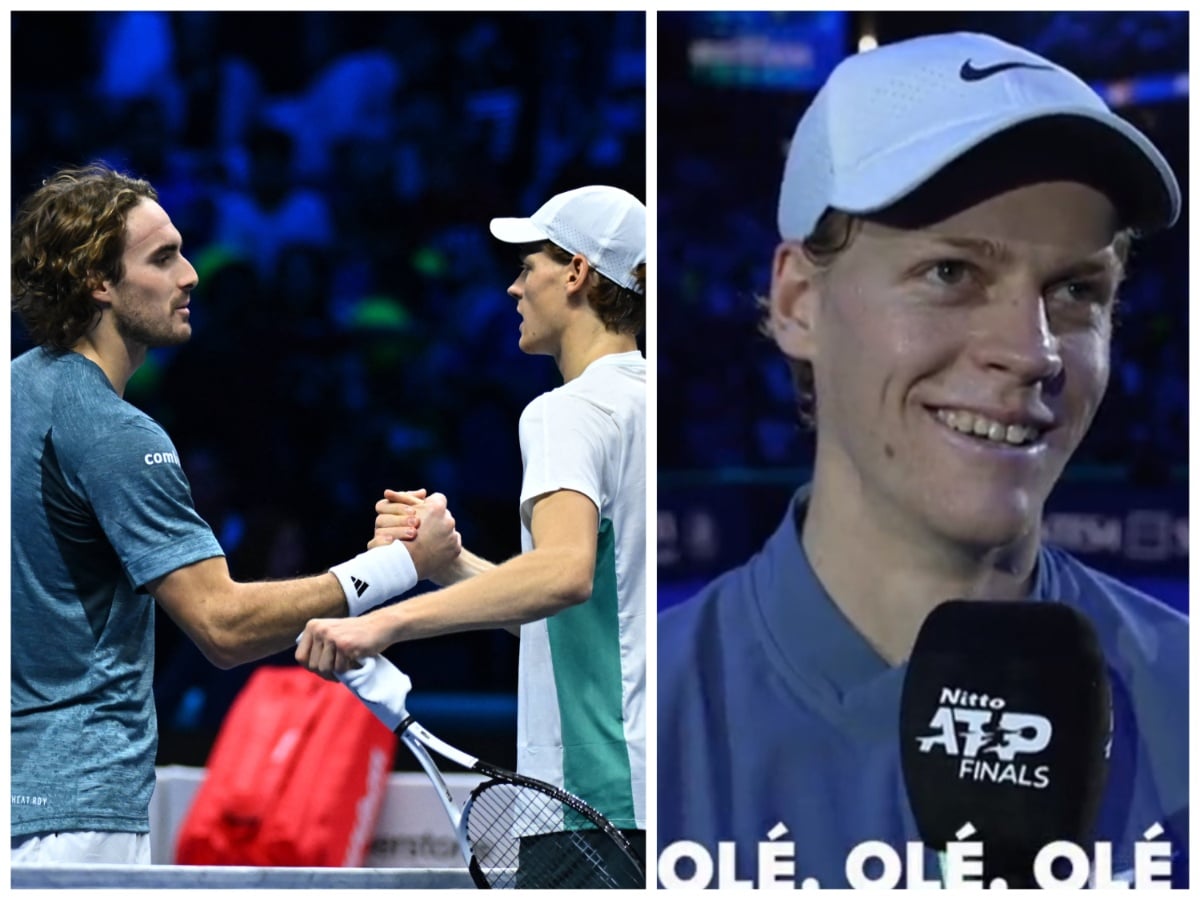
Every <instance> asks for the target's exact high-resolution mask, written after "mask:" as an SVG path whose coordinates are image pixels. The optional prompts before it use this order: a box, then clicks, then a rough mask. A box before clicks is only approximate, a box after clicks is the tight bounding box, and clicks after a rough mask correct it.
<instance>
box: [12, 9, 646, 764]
mask: <svg viewBox="0 0 1200 900" xmlns="http://www.w3.org/2000/svg"><path fill="white" fill-rule="evenodd" d="M645 30H646V20H645V16H644V14H642V13H640V12H629V13H625V12H607V13H597V12H579V13H540V12H539V13H517V12H494V13H492V12H475V13H401V12H394V13H363V12H355V13H327V12H323V13H317V12H314V13H283V12H280V13H263V12H173V13H167V12H153V11H125V12H98V13H79V12H72V13H33V12H17V13H13V14H12V15H11V46H12V61H11V65H12V118H11V126H12V141H11V187H12V200H13V204H14V209H13V211H14V212H15V205H16V203H18V202H19V201H20V199H21V198H22V197H24V196H25V195H26V194H27V193H29V192H30V191H31V190H32V189H33V188H34V187H36V185H37V184H39V183H40V181H41V179H43V178H45V177H46V176H47V175H49V174H50V173H51V172H53V171H54V170H55V169H57V168H58V167H59V166H62V165H78V164H82V163H85V162H88V161H91V160H95V159H103V160H106V161H107V162H109V163H111V164H113V165H115V166H117V167H118V168H121V169H123V170H125V171H127V172H129V173H131V174H134V175H137V176H141V177H145V178H147V179H149V180H150V181H151V182H152V183H153V184H154V185H155V187H156V188H157V189H158V191H159V194H160V201H161V203H162V205H163V207H164V208H165V209H166V210H167V212H168V213H169V214H170V215H171V217H172V219H173V221H174V223H175V225H176V226H177V227H178V228H179V230H180V231H181V233H182V235H183V238H184V252H185V255H187V256H188V257H189V259H190V260H191V261H192V263H193V264H194V265H195V266H196V269H197V271H198V273H199V275H200V282H199V287H198V289H197V290H196V292H195V294H194V298H193V302H192V306H191V309H192V324H193V336H192V339H191V340H190V341H189V342H188V343H187V344H185V345H183V346H180V347H176V348H170V349H162V350H154V351H151V353H150V355H149V358H148V360H147V362H146V364H145V365H144V366H143V367H142V368H141V370H139V372H138V373H137V374H136V375H135V377H134V379H133V380H132V381H131V382H130V384H129V387H128V390H127V393H126V399H128V400H129V401H130V402H132V403H134V404H135V405H137V406H139V407H140V408H142V409H144V410H145V411H146V412H147V413H149V414H150V415H151V416H153V417H154V418H155V419H157V420H158V421H159V422H160V423H161V424H162V425H163V426H164V427H165V428H166V429H167V431H168V433H169V434H170V435H171V436H172V438H173V440H174V441H175V443H176V446H177V448H178V450H179V453H180V457H181V460H182V462H183V466H184V470H185V472H186V474H187V476H188V479H189V481H190V483H191V486H192V491H193V496H194V499H195V503H196V507H197V509H198V510H199V512H200V513H201V515H202V516H203V517H204V518H205V519H206V520H207V521H208V522H209V524H210V525H211V526H212V527H213V529H214V531H215V532H216V534H217V536H218V538H219V539H220V541H221V544H222V546H223V547H224V549H225V550H226V552H227V554H228V556H229V560H230V566H231V570H232V572H233V574H234V577H235V578H238V579H240V580H253V579H263V578H284V577H290V576H295V575H303V574H311V573H313V572H318V571H322V570H323V569H325V568H326V567H328V566H329V565H331V564H333V563H335V562H338V561H341V560H343V559H346V558H348V557H350V556H352V555H354V554H355V553H358V552H360V551H361V550H363V549H364V548H365V544H366V542H367V541H368V540H369V539H370V537H371V532H372V529H373V521H374V515H375V513H374V509H373V506H374V503H375V501H376V500H377V499H378V498H379V497H381V496H382V492H383V489H384V488H385V487H394V488H400V489H407V488H416V487H425V488H427V489H428V490H430V491H441V492H443V493H445V494H446V495H447V496H448V497H449V500H450V506H451V511H452V512H453V513H454V515H455V517H456V520H457V522H458V525H459V530H460V531H461V532H462V534H463V536H464V541H465V544H466V545H467V546H468V547H470V548H471V549H473V550H474V551H475V552H477V553H479V554H481V555H483V556H485V557H487V558H490V559H494V560H502V559H505V558H507V557H509V556H511V555H513V554H515V553H517V552H519V550H520V532H519V522H518V517H517V511H518V506H517V498H518V494H519V487H520V478H521V459H520V449H519V444H518V438H517V421H518V417H519V415H520V412H521V410H522V408H523V407H524V405H525V404H526V403H527V402H528V401H529V400H531V399H532V398H533V397H534V396H536V395H537V394H539V393H541V392H543V391H546V390H549V389H551V388H553V387H555V386H557V385H558V384H560V383H561V379H560V378H559V376H558V373H557V370H556V369H555V367H554V363H553V361H552V360H550V359H549V358H547V357H534V358H531V357H525V356H524V355H523V354H521V352H520V351H519V350H518V348H517V338H518V330H517V325H518V321H519V320H518V317H517V315H516V313H515V301H513V300H512V299H511V298H509V297H508V296H506V294H505V289H506V287H507V286H508V285H509V284H510V283H511V281H512V280H513V278H514V277H515V275H516V273H517V270H518V261H517V258H516V255H515V253H514V252H513V248H512V247H509V246H506V245H502V244H499V243H498V242H496V241H494V240H493V239H492V238H491V237H490V235H489V233H488V230H487V223H488V220H489V219H490V218H492V217H493V216H506V215H528V214H530V213H531V212H533V211H534V210H535V209H536V208H537V207H538V206H539V205H540V204H541V203H542V202H543V201H544V200H546V199H548V198H549V197H550V196H551V195H553V194H555V193H557V192H559V191H562V190H567V189H569V188H573V187H579V186H582V185H585V184H594V183H604V184H613V185H617V186H619V187H622V188H625V189H626V190H628V191H630V192H632V193H633V194H635V195H636V196H638V197H640V198H643V199H644V198H645V196H646V192H645V188H646V158H645V139H646V132H645ZM29 346H30V345H29V343H28V341H27V338H26V337H25V335H24V333H23V331H22V329H21V327H20V324H19V322H18V321H17V320H16V319H15V318H14V319H13V320H12V347H11V349H12V354H13V356H16V355H17V354H19V353H21V352H23V351H24V350H26V349H27V348H28V347H29ZM16 402H19V399H18V400H16ZM157 621H158V625H157V631H158V634H157V648H158V649H157V660H156V671H155V694H156V702H157V705H158V711H159V725H160V733H161V741H160V752H159V760H158V762H159V763H160V764H170V763H182V764H191V765H200V764H203V762H204V760H205V758H206V757H207V754H208V750H209V748H210V747H211V743H212V740H213V738H214V736H215V733H216V731H217V729H218V728H219V726H220V723H221V721H222V719H223V717H224V715H225V713H226V712H227V711H228V707H229V704H230V703H231V702H232V700H233V698H234V697H235V696H236V694H237V692H238V691H239V690H240V688H241V687H242V686H243V685H244V683H245V682H246V680H247V679H248V678H249V675H250V674H251V673H252V671H253V670H254V668H255V666H253V665H251V666H242V667H239V668H237V669H234V670H231V671H228V672H221V671H219V670H217V669H215V668H213V667H212V666H210V665H208V663H207V662H205V661H204V660H203V658H202V657H201V656H200V654H199V652H198V651H197V650H196V649H195V647H194V646H193V645H192V644H191V643H190V642H189V641H188V640H187V639H186V638H185V637H184V636H183V635H182V633H181V632H180V631H179V630H178V629H177V628H176V627H175V625H174V624H173V623H172V622H171V621H170V619H169V618H168V617H167V616H165V615H162V614H160V615H159V616H158V617H157ZM516 653H517V641H516V640H515V639H514V638H513V637H512V636H511V635H509V634H508V633H506V632H499V631H497V632H479V633H473V634H464V635H457V636H451V637H445V638H441V639H435V640H429V641H424V642H420V643H413V644H406V645H403V646H401V647H398V648H393V649H392V650H391V651H389V655H390V656H391V657H392V658H393V659H394V660H395V661H396V662H397V663H398V664H399V665H401V666H402V668H404V669H405V670H406V671H408V672H409V673H410V675H411V676H412V678H413V682H414V694H413V698H412V702H411V704H410V708H411V709H412V711H413V712H414V713H419V714H421V715H422V717H423V718H424V719H425V720H426V721H427V724H429V725H430V727H437V728H442V729H444V730H446V737H447V738H448V739H452V740H453V739H455V738H458V739H459V740H461V741H463V742H466V741H470V744H469V746H471V747H472V749H473V751H474V752H476V753H479V754H480V755H481V756H486V757H487V758H490V759H493V760H494V761H496V762H499V763H501V764H504V763H506V762H507V763H508V764H510V765H511V764H513V762H514V761H515V748H514V745H515V685H516ZM292 663H293V661H292V660H291V656H290V653H283V654H279V655H277V656H275V657H272V658H270V659H268V660H265V661H263V663H260V664H272V665H289V664H292ZM404 756H405V755H404V754H398V758H397V765H398V766H400V765H405V766H407V762H406V760H404V759H403V758H402V757H404Z"/></svg>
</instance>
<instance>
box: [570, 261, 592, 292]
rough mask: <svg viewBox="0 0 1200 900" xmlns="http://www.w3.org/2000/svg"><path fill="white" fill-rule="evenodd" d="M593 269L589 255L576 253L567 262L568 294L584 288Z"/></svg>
mask: <svg viewBox="0 0 1200 900" xmlns="http://www.w3.org/2000/svg"><path fill="white" fill-rule="evenodd" d="M592 271H593V269H592V264H591V263H589V262H588V261H587V257H586V256H584V255H582V254H580V253H576V254H575V255H574V256H572V257H571V261H570V262H569V263H567V296H570V295H571V294H575V293H577V292H578V291H580V290H582V289H583V288H584V286H586V285H587V283H588V276H589V275H590V274H591V272H592Z"/></svg>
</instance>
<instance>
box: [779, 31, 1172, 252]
mask: <svg viewBox="0 0 1200 900" xmlns="http://www.w3.org/2000/svg"><path fill="white" fill-rule="evenodd" d="M1038 121H1042V122H1047V121H1048V122H1051V123H1055V122H1061V123H1062V124H1064V125H1068V126H1070V128H1069V129H1068V128H1064V131H1065V132H1067V133H1068V134H1069V135H1070V136H1071V140H1070V141H1062V140H1059V141H1046V142H1045V143H1044V146H1045V154H1046V155H1047V156H1052V155H1058V156H1061V157H1063V158H1064V159H1066V160H1067V162H1065V163H1062V164H1061V165H1066V166H1068V169H1069V166H1070V165H1071V164H1072V163H1071V160H1078V165H1079V167H1080V169H1081V170H1082V169H1083V168H1085V166H1086V167H1090V170H1091V171H1093V172H1095V171H1103V172H1104V173H1105V177H1106V179H1107V182H1106V183H1110V184H1111V185H1112V188H1113V190H1114V191H1119V192H1120V194H1121V196H1122V198H1123V202H1124V203H1125V204H1126V206H1127V207H1128V208H1125V209H1122V213H1123V215H1124V218H1125V219H1126V223H1125V224H1128V225H1132V226H1135V227H1138V228H1141V229H1144V230H1152V229H1155V228H1162V227H1166V226H1169V225H1172V224H1174V222H1175V220H1176V219H1177V218H1178V217H1179V209H1180V192H1179V183H1178V182H1177V181H1176V180H1175V175H1174V173H1173V172H1172V171H1171V167H1170V166H1169V165H1168V163H1167V161H1166V160H1165V159H1164V158H1163V156H1162V154H1161V153H1159V152H1158V150H1157V149H1156V148H1155V146H1154V145H1153V144H1152V143H1151V142H1150V140H1149V138H1147V137H1146V136H1145V135H1144V134H1142V133H1141V132H1140V131H1138V130H1137V129H1136V128H1134V127H1133V126H1132V125H1131V124H1129V123H1128V122H1127V121H1125V120H1124V119H1122V118H1121V117H1120V116H1118V115H1116V114H1115V113H1113V112H1112V111H1111V110H1110V109H1109V108H1108V106H1107V105H1106V104H1105V103H1104V101H1103V100H1102V99H1101V98H1100V97H1099V95H1097V94H1096V93H1095V92H1094V91H1093V90H1092V89H1091V88H1090V87H1088V86H1087V85H1086V84H1085V83H1084V82H1083V81H1081V80H1080V79H1079V78H1077V77H1076V76H1075V75H1073V74H1071V73H1070V72H1068V71H1067V70H1066V69H1064V68H1062V67H1061V66H1058V65H1055V64H1054V63H1052V62H1050V61H1049V60H1047V59H1044V58H1042V57H1041V56H1038V55H1037V54H1035V53H1031V52H1029V51H1028V50H1024V49H1022V48H1020V47H1015V46H1013V45H1012V44H1008V43H1005V42H1004V41H1001V40H998V39H997V38H994V37H990V36H988V35H983V34H971V33H965V32H963V33H956V34H939V35H931V36H928V37H920V38H914V39H912V40H907V41H901V42H899V43H895V44H888V45H885V46H882V47H879V48H878V49H875V50H870V51H867V52H865V53H860V54H857V55H855V56H851V57H848V58H847V59H845V60H843V61H842V62H841V63H840V64H839V65H838V66H837V68H835V69H834V70H833V72H832V74H830V76H829V78H828V80H827V81H826V82H825V84H824V86H823V87H822V88H821V90H820V91H819V92H818V93H817V96H816V97H815V98H814V99H813V102H812V104H811V105H810V106H809V108H808V110H807V111H806V112H805V113H804V115H803V116H802V117H801V119H800V123H799V124H798V125H797V126H796V133H795V135H794V137H793V138H792V143H791V147H790V148H789V150H788V156H787V163H786V165H785V167H784V173H783V184H782V187H781V188H780V193H779V233H780V235H781V236H782V237H783V238H784V239H785V240H799V239H803V238H806V237H808V236H809V235H810V234H812V232H813V230H814V228H815V227H816V225H817V222H818V221H819V219H820V218H821V216H822V215H823V214H824V213H825V211H826V210H827V209H829V208H831V207H832V208H836V209H840V210H843V211H845V212H849V213H856V214H865V213H871V212H879V211H881V210H884V209H886V208H887V207H889V206H891V205H892V204H894V203H896V202H897V201H898V200H900V199H902V198H904V197H905V196H907V195H908V194H910V193H911V192H912V191H914V190H915V189H916V188H918V187H920V186H921V185H922V184H923V183H925V182H926V181H928V180H929V179H931V178H932V176H933V175H935V174H937V173H938V172H939V171H941V170H942V169H943V168H944V167H946V166H947V165H948V164H949V163H951V162H953V161H954V160H956V159H958V158H959V157H961V156H963V155H964V154H965V153H967V151H969V150H971V149H973V148H975V147H977V146H979V145H980V144H982V143H983V142H984V141H986V140H988V139H989V138H992V137H994V136H996V135H1000V134H1001V133H1005V132H1008V131H1009V130H1010V129H1013V128H1014V127H1016V126H1019V125H1024V124H1026V123H1034V122H1038ZM1102 149H1103V150H1108V151H1111V152H1112V154H1113V160H1114V161H1115V162H1110V161H1108V160H1104V161H1103V162H1101V163H1099V164H1098V163H1097V158H1098V157H1100V156H1101V154H1100V152H1099V151H1100V150H1102ZM1024 152H1026V153H1028V152H1034V153H1037V154H1040V153H1041V152H1042V150H1041V145H1039V146H1038V147H1034V148H1024ZM1061 165H1060V168H1061Z"/></svg>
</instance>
